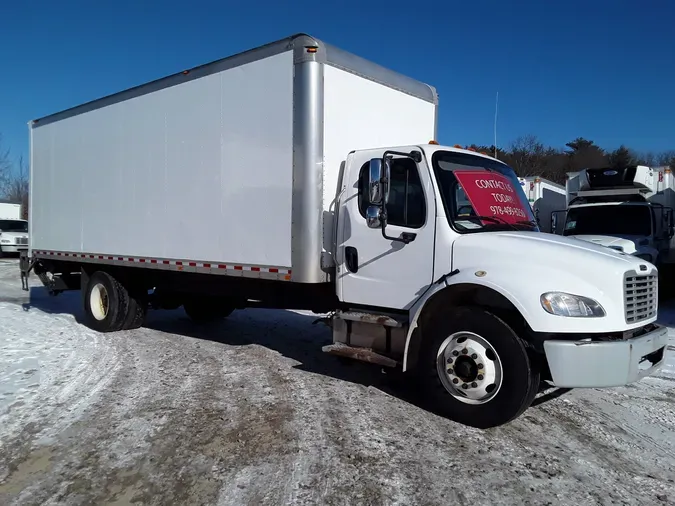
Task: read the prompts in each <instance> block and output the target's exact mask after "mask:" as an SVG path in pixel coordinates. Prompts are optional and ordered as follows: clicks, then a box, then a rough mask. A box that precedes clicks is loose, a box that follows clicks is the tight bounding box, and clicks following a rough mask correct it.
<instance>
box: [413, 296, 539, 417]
mask: <svg viewBox="0 0 675 506" xmlns="http://www.w3.org/2000/svg"><path fill="white" fill-rule="evenodd" d="M423 336H424V337H423V339H424V341H423V343H422V348H421V350H420V363H419V367H418V373H417V374H418V378H417V379H418V381H419V382H420V383H421V384H420V386H421V387H422V390H421V391H422V393H423V395H424V397H425V400H426V401H427V402H428V403H429V407H430V409H433V410H436V411H438V412H439V414H441V415H443V416H445V417H447V418H449V419H451V420H453V421H456V422H459V423H461V424H464V425H469V426H472V427H477V428H481V429H486V428H490V427H496V426H499V425H503V424H505V423H508V422H510V421H511V420H513V419H515V418H517V417H518V416H520V415H521V414H522V413H523V412H524V411H525V410H526V409H527V408H528V407H529V406H530V404H532V401H533V400H534V397H535V395H536V394H537V392H538V389H539V380H540V374H539V368H538V366H537V364H536V363H534V362H533V361H531V360H530V357H529V355H528V352H527V347H526V343H524V342H523V341H522V340H521V339H520V338H519V337H518V336H517V335H516V333H515V332H514V331H513V330H512V329H511V327H509V326H508V325H507V324H506V323H504V322H503V321H502V320H501V319H499V318H498V317H497V316H495V315H494V314H492V313H490V312H489V311H486V310H484V309H481V308H473V307H459V308H456V309H454V310H452V311H450V312H448V313H444V314H443V315H442V316H440V317H438V318H435V319H434V321H433V322H432V323H431V324H429V325H428V328H423ZM465 350H466V351H465ZM483 362H485V363H483ZM481 366H482V368H481ZM481 372H482V374H481ZM464 385H466V388H464Z"/></svg>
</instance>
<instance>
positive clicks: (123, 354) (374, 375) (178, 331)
mask: <svg viewBox="0 0 675 506" xmlns="http://www.w3.org/2000/svg"><path fill="white" fill-rule="evenodd" d="M17 271H18V266H17V263H16V261H14V260H9V261H8V260H0V504H3V505H4V504H28V505H33V504H35V505H37V504H41V505H42V504H47V505H49V504H72V505H89V504H101V503H105V504H132V503H135V504H158V505H159V504H161V505H166V504H218V505H241V504H256V505H259V504H275V505H276V504H350V505H351V504H368V505H371V504H405V505H409V504H518V505H521V504H570V505H581V504H584V505H585V504H668V503H670V504H673V503H675V352H673V351H672V350H671V351H669V363H668V365H667V367H666V368H665V369H664V371H663V372H662V373H661V374H659V376H658V377H654V378H648V379H645V380H643V381H641V382H639V383H637V384H635V385H631V386H629V387H626V388H616V389H607V390H573V391H570V392H566V393H564V394H563V395H560V396H555V395H544V396H543V397H541V398H539V399H537V400H536V401H535V404H536V405H535V406H534V407H532V408H531V409H530V410H528V411H527V412H526V413H525V415H523V416H522V417H521V418H519V419H518V420H516V421H515V422H513V423H511V424H509V425H507V426H504V427H500V428H496V429H491V430H487V431H480V430H475V429H471V428H467V427H464V426H460V425H457V424H455V423H452V422H450V421H448V420H445V419H443V418H439V417H437V416H435V415H432V414H430V413H429V412H427V411H424V410H422V409H420V408H419V407H417V406H416V405H415V403H414V398H411V395H412V394H410V393H409V392H405V391H404V390H403V389H402V388H401V387H395V386H393V385H392V382H391V381H390V380H388V379H387V378H386V377H385V376H384V375H382V374H381V373H380V371H379V370H378V369H377V368H373V367H369V366H367V365H365V364H358V363H354V364H343V363H342V362H340V361H338V360H336V359H335V358H333V357H330V356H325V355H324V354H322V353H321V345H322V344H324V343H326V342H328V341H329V339H330V334H329V332H328V330H327V329H326V328H325V327H323V326H320V325H312V321H313V319H314V317H313V316H310V315H306V314H303V313H301V312H290V311H289V312H285V311H265V310H247V311H239V312H236V313H235V314H234V315H232V317H231V318H229V319H227V320H226V321H224V322H222V324H219V325H218V326H217V327H214V328H211V329H206V330H199V329H196V328H195V327H194V326H193V325H191V324H190V322H189V321H188V320H187V319H186V318H185V317H184V316H183V314H182V312H181V311H175V312H167V313H159V312H158V313H155V314H151V317H150V319H149V321H148V325H147V327H146V328H143V329H140V330H137V331H131V332H124V333H119V334H116V335H98V334H96V333H94V332H91V331H89V330H88V329H86V328H85V327H84V326H82V325H80V324H79V323H78V319H79V318H80V316H81V311H80V309H79V294H77V293H75V294H65V295H62V296H59V297H57V298H49V297H47V296H46V294H45V293H44V291H43V290H42V289H41V288H33V289H32V292H31V295H30V300H29V297H28V296H27V294H25V293H24V292H22V291H21V290H20V285H19V280H18V272H17ZM33 283H34V284H36V286H37V283H36V282H35V281H33ZM661 319H662V321H663V322H664V323H666V324H672V325H673V326H675V311H662V312H661ZM673 345H674V347H675V332H674V334H673Z"/></svg>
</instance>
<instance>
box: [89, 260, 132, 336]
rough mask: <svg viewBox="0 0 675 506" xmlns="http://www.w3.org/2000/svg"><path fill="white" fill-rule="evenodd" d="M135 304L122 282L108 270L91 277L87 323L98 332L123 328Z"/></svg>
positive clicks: (115, 330)
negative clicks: (131, 306)
mask: <svg viewBox="0 0 675 506" xmlns="http://www.w3.org/2000/svg"><path fill="white" fill-rule="evenodd" d="M131 304H134V302H133V300H132V299H130V297H129V293H128V292H127V290H126V288H124V286H122V284H121V283H120V282H119V281H117V280H116V279H115V278H114V277H112V276H111V275H110V274H108V273H107V272H103V271H97V272H95V273H93V274H92V275H91V277H90V278H89V283H88V284H87V288H86V292H85V296H84V312H85V315H86V318H87V324H88V326H89V327H90V328H92V329H94V330H96V331H98V332H117V331H118V330H122V328H123V327H124V325H125V324H126V323H127V321H128V318H129V314H130V305H131Z"/></svg>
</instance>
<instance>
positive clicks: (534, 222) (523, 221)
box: [516, 220, 539, 227]
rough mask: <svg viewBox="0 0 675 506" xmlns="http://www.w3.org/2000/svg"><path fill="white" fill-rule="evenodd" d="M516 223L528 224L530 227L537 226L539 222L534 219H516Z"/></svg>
mask: <svg viewBox="0 0 675 506" xmlns="http://www.w3.org/2000/svg"><path fill="white" fill-rule="evenodd" d="M516 225H530V226H531V227H538V226H539V224H538V223H537V222H536V221H534V220H520V221H516Z"/></svg>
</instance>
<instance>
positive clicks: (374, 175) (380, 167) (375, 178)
mask: <svg viewBox="0 0 675 506" xmlns="http://www.w3.org/2000/svg"><path fill="white" fill-rule="evenodd" d="M368 201H369V202H370V203H371V204H373V205H376V206H382V205H385V204H386V203H387V202H388V201H389V160H388V159H386V158H385V159H384V160H383V159H381V158H373V159H372V160H370V166H369V178H368Z"/></svg>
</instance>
